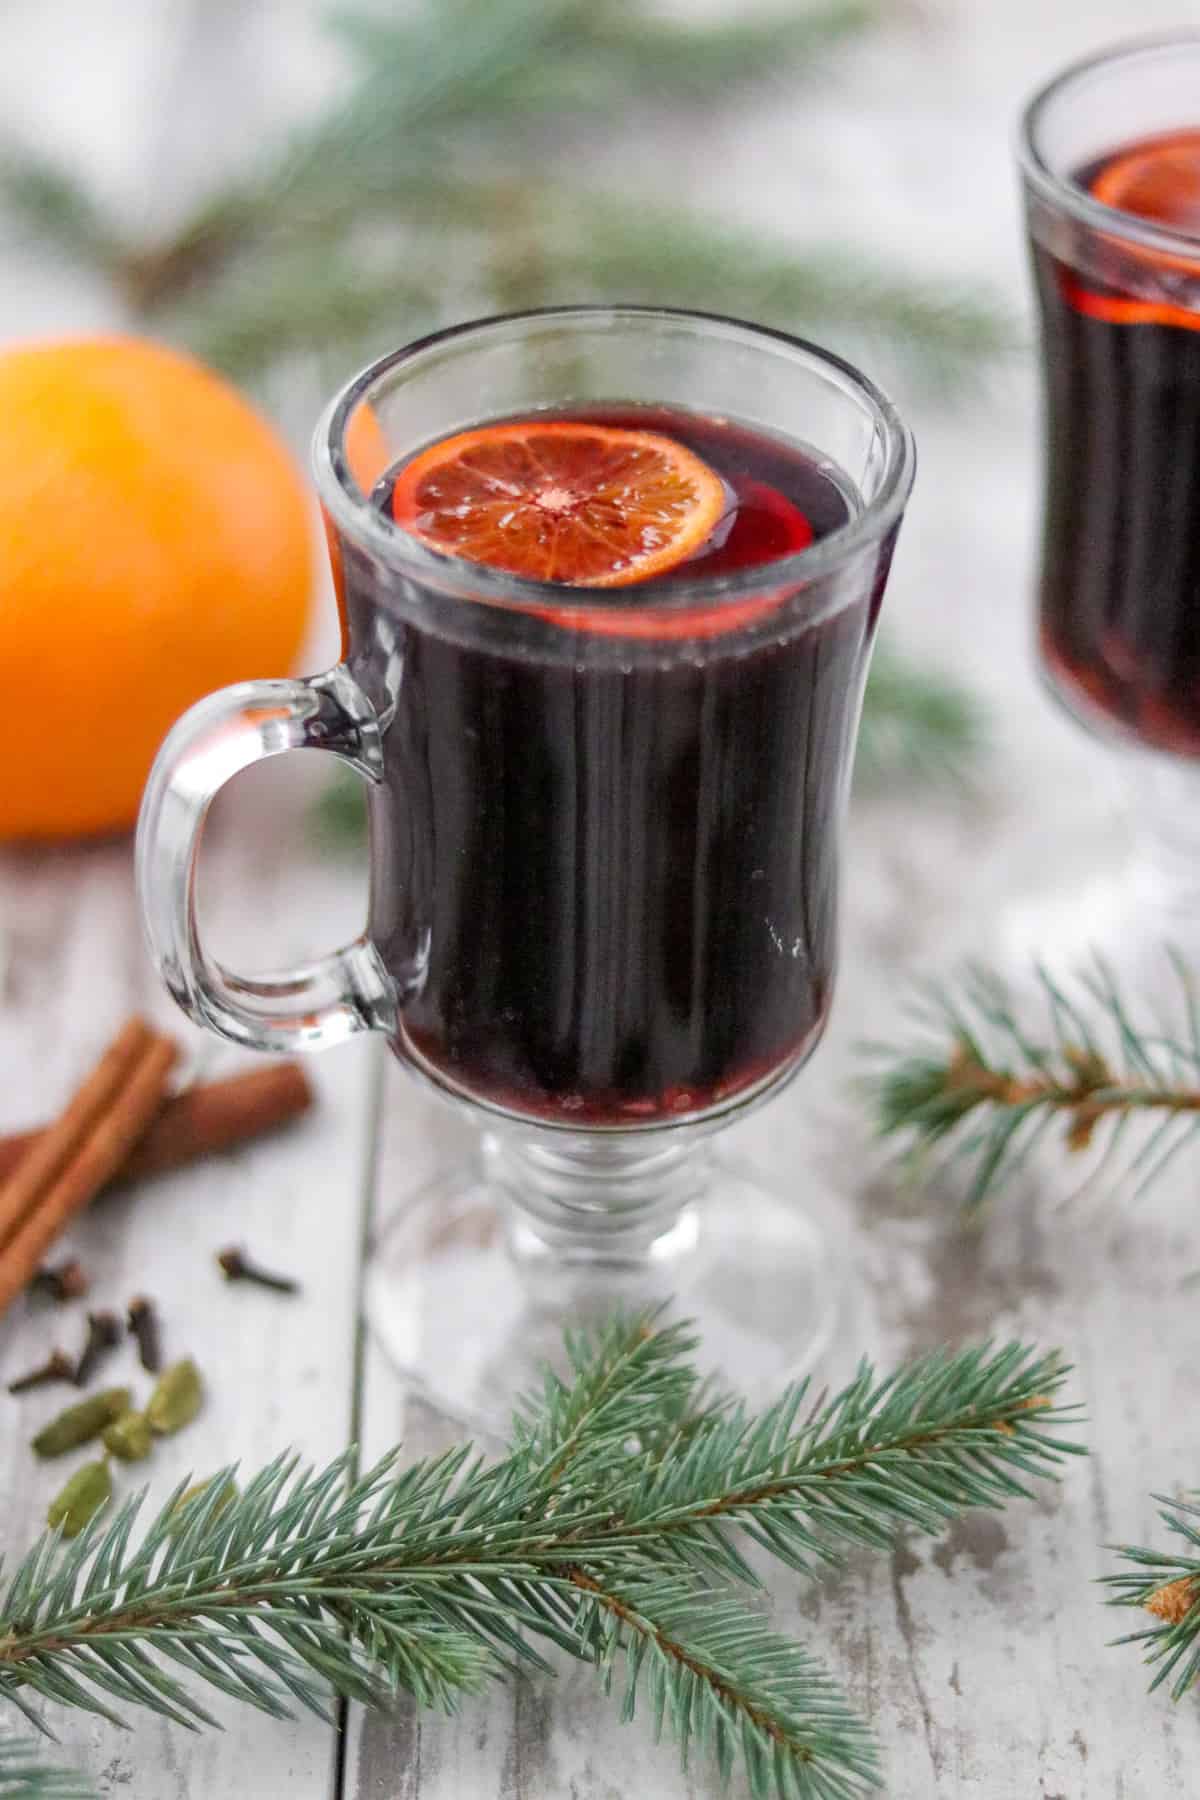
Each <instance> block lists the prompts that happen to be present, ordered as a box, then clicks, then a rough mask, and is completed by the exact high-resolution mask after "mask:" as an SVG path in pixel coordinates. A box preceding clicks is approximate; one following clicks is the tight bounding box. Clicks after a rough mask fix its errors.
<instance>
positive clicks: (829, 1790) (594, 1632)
mask: <svg viewBox="0 0 1200 1800" xmlns="http://www.w3.org/2000/svg"><path fill="white" fill-rule="evenodd" d="M578 1582H579V1586H580V1588H581V1589H582V1591H583V1592H584V1593H585V1595H587V1596H588V1597H589V1599H588V1604H587V1606H586V1607H585V1610H584V1611H583V1613H582V1615H581V1619H580V1628H581V1632H582V1634H583V1635H584V1637H585V1638H586V1639H587V1640H588V1641H589V1642H590V1643H591V1645H592V1649H593V1654H594V1657H595V1660H596V1663H597V1665H598V1667H599V1668H600V1670H601V1672H602V1675H603V1678H604V1687H605V1692H606V1693H607V1692H611V1690H612V1687H613V1684H614V1682H615V1681H616V1680H618V1679H619V1672H620V1670H621V1669H622V1667H623V1670H624V1681H623V1684H622V1686H623V1694H622V1701H621V1719H622V1722H627V1721H629V1720H631V1719H632V1718H633V1717H634V1715H635V1711H636V1707H637V1699H638V1695H639V1691H645V1690H648V1693H647V1694H646V1698H647V1699H648V1701H649V1704H650V1707H651V1708H652V1715H653V1719H654V1735H655V1738H656V1739H657V1738H660V1737H661V1736H662V1733H663V1728H664V1724H665V1722H666V1721H667V1720H670V1722H671V1726H672V1729H673V1734H674V1736H675V1737H676V1740H677V1742H678V1745H679V1750H680V1755H681V1759H682V1761H683V1766H684V1768H685V1769H686V1767H687V1764H688V1752H689V1750H690V1748H691V1745H692V1742H693V1740H695V1741H697V1742H698V1743H699V1746H700V1748H701V1750H703V1751H704V1752H705V1753H706V1754H707V1755H708V1756H709V1757H710V1758H711V1760H712V1761H713V1762H714V1763H715V1764H716V1768H717V1772H718V1774H719V1776H720V1778H721V1780H722V1781H726V1782H727V1781H728V1780H729V1779H730V1777H731V1775H732V1773H733V1768H734V1764H735V1762H736V1761H737V1760H738V1758H739V1757H740V1758H741V1759H742V1760H743V1762H744V1765H745V1770H746V1774H747V1777H748V1780H749V1786H750V1791H751V1793H752V1794H755V1795H758V1794H764V1795H766V1794H772V1793H777V1794H781V1795H795V1796H799V1797H800V1800H810V1797H811V1800H854V1797H855V1796H858V1795H862V1794H864V1793H867V1792H870V1791H872V1790H874V1789H875V1788H878V1787H879V1786H880V1785H881V1772H880V1765H879V1754H878V1751H877V1750H876V1747H875V1744H874V1741H873V1739H872V1737H871V1734H870V1732H869V1730H868V1729H867V1727H866V1726H865V1725H864V1724H863V1722H862V1721H861V1720H860V1719H859V1718H857V1717H856V1715H855V1714H854V1713H853V1712H851V1710H850V1709H849V1707H848V1706H847V1705H846V1702H845V1700H844V1698H843V1696H842V1694H841V1693H840V1692H839V1690H838V1688H837V1686H836V1685H835V1683H834V1682H833V1681H832V1680H831V1679H830V1677H829V1675H828V1674H827V1673H826V1671H825V1670H824V1669H823V1668H822V1667H821V1665H820V1664H819V1663H817V1662H815V1661H814V1659H813V1658H812V1657H811V1656H809V1654H808V1652H807V1651H806V1650H804V1649H803V1647H802V1646H801V1645H799V1644H797V1643H795V1642H793V1641H792V1640H791V1639H789V1638H786V1637H782V1636H780V1634H779V1633H778V1632H774V1631H772V1630H771V1628H770V1627H769V1625H767V1624H766V1623H765V1621H764V1620H763V1619H761V1618H759V1617H758V1616H757V1615H756V1614H754V1613H751V1612H748V1611H747V1610H746V1608H745V1607H744V1606H742V1605H740V1604H739V1603H738V1602H736V1601H734V1600H731V1599H730V1598H729V1596H728V1595H726V1594H722V1593H719V1592H715V1593H714V1592H709V1591H706V1590H704V1589H697V1588H696V1586H695V1583H694V1582H691V1581H688V1580H686V1579H681V1578H679V1577H675V1578H671V1577H665V1578H659V1579H658V1580H655V1581H645V1582H641V1583H638V1582H634V1583H632V1584H630V1585H629V1586H628V1587H626V1588H625V1589H624V1590H623V1591H622V1592H619V1593H618V1592H615V1591H613V1590H612V1588H610V1587H609V1586H608V1585H607V1584H605V1583H603V1582H600V1581H597V1580H595V1579H593V1578H592V1577H591V1576H589V1575H587V1574H586V1573H585V1572H584V1571H582V1570H581V1571H579V1573H578Z"/></svg>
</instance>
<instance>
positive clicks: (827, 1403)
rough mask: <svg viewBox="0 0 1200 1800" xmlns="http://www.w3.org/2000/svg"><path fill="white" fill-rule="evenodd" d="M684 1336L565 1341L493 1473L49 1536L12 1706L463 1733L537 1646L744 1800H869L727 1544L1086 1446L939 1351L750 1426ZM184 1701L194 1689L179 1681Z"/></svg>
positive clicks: (1018, 1485) (261, 1488)
mask: <svg viewBox="0 0 1200 1800" xmlns="http://www.w3.org/2000/svg"><path fill="white" fill-rule="evenodd" d="M694 1348H695V1344H694V1340H693V1339H692V1338H691V1336H690V1335H689V1332H688V1330H687V1328H686V1327H683V1326H679V1325H674V1326H665V1327H656V1326H655V1325H654V1323H653V1322H652V1320H650V1319H649V1318H646V1317H640V1318H634V1319H626V1320H619V1321H616V1322H614V1323H613V1324H611V1325H610V1326H608V1327H607V1328H605V1329H604V1330H601V1331H599V1332H598V1333H595V1334H590V1335H588V1334H585V1335H581V1336H578V1337H575V1338H573V1339H571V1340H569V1343H568V1353H569V1361H570V1365H571V1374H570V1378H569V1379H567V1380H561V1379H559V1378H558V1377H557V1376H554V1375H548V1376H547V1377H546V1379H545V1382H544V1384H543V1387H542V1390H541V1392H540V1395H538V1396H537V1397H535V1398H532V1399H531V1400H529V1401H528V1402H527V1403H526V1404H525V1405H524V1406H523V1407H522V1408H521V1410H520V1413H519V1416H518V1419H517V1421H516V1423H515V1426H514V1432H513V1440H512V1445H511V1448H510V1450H509V1452H508V1454H507V1455H506V1456H505V1457H503V1458H502V1459H501V1460H500V1461H499V1462H497V1463H492V1464H485V1463H483V1462H482V1461H480V1460H478V1459H476V1458H474V1457H473V1455H472V1452H471V1451H470V1449H469V1448H468V1447H462V1448H459V1449H456V1450H453V1451H451V1452H449V1453H447V1454H446V1455H443V1456H440V1457H436V1458H432V1459H427V1460H425V1461H423V1462H420V1463H418V1464H416V1465H415V1466H413V1467H412V1468H409V1469H403V1470H402V1469H400V1467H399V1465H398V1462H397V1459H396V1456H394V1455H393V1456H391V1457H388V1458H385V1459H384V1460H383V1461H382V1462H381V1463H379V1464H377V1465H376V1466H375V1468H373V1469H371V1470H369V1471H367V1472H366V1473H363V1474H356V1473H355V1472H354V1469H353V1465H352V1459H351V1458H350V1457H349V1456H344V1457H341V1458H338V1459H337V1460H336V1461H335V1462H333V1463H332V1464H330V1465H329V1467H327V1468H326V1469H324V1470H321V1471H319V1472H314V1471H308V1470H302V1469H300V1468H299V1467H298V1466H297V1464H296V1462H295V1459H293V1458H286V1457H285V1458H280V1459H277V1460H276V1461H275V1462H274V1463H272V1464H271V1465H270V1466H269V1467H268V1468H266V1469H265V1470H263V1471H262V1472H261V1473H260V1474H258V1475H257V1476H255V1477H254V1478H253V1479H252V1480H251V1481H250V1482H249V1483H248V1485H247V1486H246V1487H245V1489H244V1491H243V1492H242V1493H241V1494H240V1495H239V1496H238V1497H236V1498H235V1499H233V1500H229V1499H228V1497H227V1491H226V1490H227V1483H228V1481H229V1479H231V1475H232V1472H231V1471H222V1472H221V1473H220V1474H218V1475H217V1476H215V1477H214V1478H213V1479H212V1481H211V1482H210V1483H209V1484H208V1486H207V1487H206V1488H205V1490H204V1491H203V1492H202V1493H201V1494H199V1495H197V1496H195V1497H194V1498H192V1499H190V1500H188V1501H186V1502H184V1503H183V1504H182V1505H181V1504H180V1496H179V1494H178V1493H177V1494H176V1495H174V1496H172V1498H171V1499H170V1500H169V1501H168V1502H167V1504H166V1506H165V1507H164V1508H163V1509H162V1510H161V1511H160V1512H159V1513H158V1514H157V1515H156V1516H155V1517H154V1518H153V1519H152V1520H151V1522H150V1525H149V1527H148V1529H147V1530H145V1532H144V1533H143V1534H142V1535H141V1536H140V1539H138V1540H137V1541H136V1542H135V1526H136V1523H137V1520H138V1517H139V1513H140V1510H141V1507H142V1504H143V1502H142V1501H141V1500H138V1499H135V1500H132V1501H130V1502H128V1503H127V1504H126V1505H124V1506H123V1507H122V1508H121V1509H120V1510H119V1512H118V1513H117V1514H116V1516H115V1517H114V1518H113V1519H112V1520H111V1522H108V1523H102V1522H100V1521H97V1520H94V1521H93V1522H92V1524H91V1525H90V1526H89V1527H88V1528H87V1529H86V1530H85V1532H84V1533H83V1534H82V1535H81V1536H80V1537H79V1538H78V1539H77V1540H76V1541H75V1542H74V1543H73V1544H70V1545H62V1544H60V1543H59V1542H58V1540H57V1539H55V1538H53V1537H51V1538H47V1539H43V1540H42V1542H41V1543H39V1544H38V1545H36V1546H35V1547H34V1549H33V1550H32V1551H31V1552H30V1553H29V1555H28V1556H27V1557H26V1558H25V1559H24V1560H23V1561H22V1563H21V1564H20V1565H19V1567H18V1568H17V1570H16V1571H15V1573H14V1575H13V1576H12V1579H11V1580H10V1582H9V1584H8V1587H7V1591H6V1593H5V1594H4V1596H3V1598H2V1600H0V1699H6V1700H9V1701H11V1702H12V1703H13V1704H14V1705H16V1706H18V1707H19V1708H20V1709H21V1710H22V1711H23V1712H25V1713H26V1715H27V1716H28V1717H30V1718H31V1719H34V1720H35V1721H36V1722H38V1723H40V1713H39V1710H38V1706H37V1702H38V1701H39V1700H40V1701H47V1700H49V1701H58V1702H60V1703H63V1704H66V1705H69V1706H75V1707H82V1708H86V1709H88V1710H90V1711H93V1712H98V1713H101V1714H102V1715H103V1716H104V1717H106V1718H110V1719H111V1718H115V1717H116V1714H115V1712H114V1711H113V1706H114V1704H115V1705H117V1706H121V1707H129V1706H140V1707H143V1708H146V1709H148V1710H150V1711H152V1712H156V1713H159V1714H161V1715H163V1716H165V1717H168V1718H171V1719H173V1720H175V1721H176V1722H178V1723H181V1724H185V1725H193V1726H194V1725H199V1724H202V1723H208V1722H210V1721H209V1717H208V1714H207V1712H206V1711H205V1708H204V1706H203V1705H202V1703H201V1701H200V1700H199V1699H198V1698H197V1697H196V1694H195V1692H194V1689H195V1687H196V1685H197V1684H200V1685H208V1686H210V1687H213V1688H215V1689H217V1690H218V1691H221V1692H224V1693H226V1694H228V1695H231V1696H233V1697H234V1698H236V1699H239V1700H242V1701H244V1702H246V1703H248V1704H250V1705H253V1706H256V1707H258V1708H260V1709H261V1710H263V1711H265V1712H268V1713H272V1714H275V1715H277V1716H280V1715H285V1714H286V1713H287V1712H288V1710H289V1707H290V1706H291V1705H292V1704H293V1703H299V1704H300V1705H302V1706H305V1707H308V1708H310V1709H312V1710H315V1711H318V1712H322V1713H327V1709H328V1700H329V1696H330V1693H331V1692H332V1693H337V1694H341V1695H347V1696H349V1697H352V1698H355V1699H359V1700H363V1701H366V1702H368V1703H370V1702H375V1701H378V1700H380V1699H381V1698H385V1697H386V1696H388V1695H389V1694H392V1693H395V1692H397V1691H402V1692H406V1693H409V1694H412V1695H413V1696H414V1697H415V1698H416V1699H417V1700H418V1701H419V1702H421V1703H422V1704H427V1705H434V1706H439V1707H441V1708H443V1709H452V1708H453V1707H454V1706H455V1705H456V1704H457V1702H458V1701H459V1699H460V1698H461V1696H462V1695H464V1694H468V1693H471V1692H474V1691H475V1690H476V1689H477V1688H478V1687H479V1686H480V1685H481V1684H482V1683H483V1682H484V1681H485V1680H487V1679H488V1678H490V1677H491V1676H494V1675H497V1674H500V1673H502V1672H503V1671H504V1670H505V1669H506V1668H509V1667H511V1666H513V1664H514V1663H525V1664H527V1665H529V1664H533V1665H537V1666H541V1667H545V1666H546V1665H545V1662H544V1658H543V1656H542V1654H541V1651H540V1650H539V1648H538V1644H539V1642H540V1643H541V1644H543V1645H554V1646H557V1647H558V1648H560V1649H561V1650H564V1651H566V1652H568V1653H569V1654H571V1655H573V1656H575V1657H578V1658H582V1659H583V1660H586V1661H589V1662H593V1663H595V1664H596V1665H597V1666H598V1667H599V1669H600V1671H601V1674H602V1677H603V1679H604V1681H605V1683H606V1685H609V1684H612V1683H615V1682H617V1681H618V1680H619V1682H620V1686H621V1692H622V1716H623V1717H626V1718H628V1717H630V1716H632V1713H633V1711H634V1708H635V1705H636V1701H637V1698H638V1696H639V1693H640V1694H642V1695H643V1696H644V1698H645V1699H646V1701H647V1702H648V1703H649V1705H650V1707H651V1710H652V1713H653V1715H654V1719H655V1725H656V1729H659V1730H662V1729H669V1730H670V1732H671V1733H672V1735H673V1736H674V1737H675V1738H676V1739H677V1741H678V1742H679V1743H680V1747H681V1749H682V1750H683V1752H684V1753H685V1754H686V1751H687V1746H688V1743H689V1740H694V1741H695V1742H696V1743H697V1744H699V1745H701V1746H703V1747H704V1748H705V1749H706V1750H707V1751H708V1752H709V1753H710V1754H711V1755H712V1756H713V1757H714V1758H715V1760H716V1764H717V1767H718V1770H719V1771H721V1772H722V1773H726V1774H727V1773H728V1771H729V1769H730V1768H731V1766H732V1765H733V1763H734V1762H735V1761H736V1760H739V1759H740V1761H741V1763H742V1765H743V1767H744V1770H745V1772H746V1774H747V1777H748V1780H749V1784H750V1792H751V1793H752V1794H753V1795H754V1796H755V1800H767V1797H768V1796H779V1797H783V1800H853V1797H854V1796H856V1795H862V1794H864V1793H866V1792H867V1791H869V1790H870V1789H871V1788H873V1787H875V1786H877V1785H878V1758H877V1752H876V1750H875V1747H874V1742H873V1739H872V1737H871V1734H870V1732H869V1730H868V1728H867V1726H866V1725H865V1724H864V1723H863V1722H862V1721H860V1720H858V1719H857V1718H856V1717H855V1716H854V1714H853V1713H852V1712H851V1710H850V1709H849V1708H848V1706H847V1704H846V1702H845V1700H844V1699H843V1697H842V1696H841V1695H840V1693H839V1692H838V1690H837V1688H836V1686H835V1684H834V1683H833V1682H832V1680H831V1678H830V1676H829V1675H828V1674H827V1673H826V1672H825V1671H824V1670H823V1669H822V1668H821V1666H820V1665H819V1664H818V1662H817V1661H816V1660H815V1659H814V1658H813V1657H812V1656H811V1655H810V1654H809V1653H808V1652H807V1651H805V1650H803V1649H801V1648H800V1647H799V1646H798V1645H796V1644H794V1643H792V1642H791V1641H790V1640H788V1639H786V1638H784V1637H782V1636H780V1635H779V1634H778V1633H777V1632H775V1631H774V1630H773V1629H772V1628H771V1627H770V1626H769V1625H768V1624H767V1623H766V1622H765V1621H764V1620H763V1618H762V1617H761V1616H760V1615H759V1613H758V1612H757V1610H755V1609H754V1608H753V1607H751V1606H747V1605H746V1603H745V1602H744V1601H743V1600H741V1599H740V1598H739V1595H738V1588H739V1587H743V1586H745V1585H747V1584H749V1585H754V1584H755V1579H756V1578H755V1575H754V1572H753V1571H752V1569H751V1568H750V1566H749V1564H748V1563H747V1562H746V1560H745V1557H744V1556H743V1554H742V1552H741V1550H740V1549H739V1548H738V1544H737V1541H736V1538H735V1536H734V1535H731V1528H732V1527H740V1528H741V1529H742V1530H743V1531H744V1532H745V1533H747V1534H748V1535H749V1536H750V1537H751V1538H752V1539H754V1540H755V1541H756V1542H757V1543H758V1544H759V1545H760V1546H762V1547H763V1548H764V1549H766V1550H767V1551H769V1552H771V1553H772V1554H774V1555H776V1556H778V1557H780V1558H782V1560H784V1561H785V1562H786V1563H788V1564H789V1565H790V1566H792V1567H794V1568H797V1569H801V1570H804V1571H806V1572H813V1571H815V1570H816V1569H818V1568H820V1567H827V1566H830V1565H833V1564H836V1563H838V1562H839V1561H840V1560H841V1559H842V1557H843V1556H844V1554H845V1552H846V1550H847V1548H848V1547H850V1546H852V1545H860V1544H862V1545H868V1546H878V1545H882V1544H885V1543H887V1542H889V1541H890V1539H891V1537H892V1536H893V1535H894V1533H895V1532H896V1531H897V1530H898V1529H900V1528H903V1527H908V1528H916V1529H918V1530H922V1531H938V1530H940V1529H941V1528H942V1527H943V1526H944V1525H945V1523H946V1522H947V1521H948V1520H950V1519H952V1518H953V1517H955V1516H956V1514H957V1513H958V1512H959V1511H960V1510H961V1509H962V1508H963V1507H965V1506H974V1505H998V1504H1001V1503H1003V1502H1004V1501H1005V1500H1007V1499H1009V1498H1011V1497H1013V1496H1015V1495H1018V1494H1021V1493H1024V1492H1025V1491H1026V1490H1025V1487H1024V1485H1023V1480H1024V1478H1026V1477H1029V1476H1039V1477H1040V1476H1046V1475H1051V1474H1052V1473H1053V1472H1054V1471H1055V1469H1056V1467H1057V1465H1058V1464H1059V1463H1060V1462H1061V1461H1062V1459H1063V1458H1064V1457H1065V1456H1066V1455H1068V1454H1070V1453H1072V1452H1073V1451H1075V1450H1076V1449H1077V1446H1076V1445H1074V1444H1073V1443H1071V1442H1070V1441H1069V1440H1065V1439H1063V1438H1062V1437H1061V1436H1060V1435H1059V1433H1060V1431H1061V1429H1062V1428H1063V1427H1064V1426H1065V1425H1067V1424H1069V1423H1072V1422H1074V1419H1075V1408H1073V1407H1071V1406H1064V1405H1063V1404H1062V1403H1061V1401H1060V1399H1059V1394H1060V1391H1061V1388H1062V1385H1063V1382H1064V1379H1065V1376H1066V1374H1067V1370H1066V1368H1065V1366H1064V1365H1063V1364H1062V1363H1061V1361H1060V1360H1059V1359H1058V1358H1057V1357H1054V1356H1050V1357H1038V1356H1035V1355H1034V1354H1033V1353H1032V1352H1030V1351H1028V1350H1026V1349H1023V1348H1022V1347H1021V1346H1018V1345H1010V1346H1008V1347H1006V1348H1004V1349H1000V1350H993V1349H990V1348H984V1349H976V1350H969V1351H965V1352H962V1353H960V1354H958V1355H949V1354H945V1353H943V1354H940V1355H936V1356H933V1357H926V1358H923V1359H921V1360H920V1361H918V1362H914V1363H912V1364H910V1365H909V1366H908V1367H907V1368H905V1369H902V1370H901V1371H899V1372H898V1373H897V1374H896V1375H894V1376H892V1377H889V1378H886V1379H881V1378H880V1377H878V1376H877V1375H876V1374H875V1372H874V1371H873V1370H872V1369H871V1367H870V1366H869V1365H867V1364H865V1363H864V1364H863V1365H862V1367H861V1368H860V1370H859V1372H858V1374H857V1375H856V1376H855V1378H854V1380H853V1381H852V1382H850V1383H849V1384H848V1385H847V1386H846V1388H844V1389H843V1390H842V1391H841V1392H840V1393H839V1394H837V1395H835V1396H834V1397H833V1398H832V1399H828V1400H824V1399H816V1400H813V1399H811V1398H810V1396H809V1393H808V1390H807V1388H806V1387H805V1386H804V1385H803V1384H801V1385H800V1386H798V1387H795V1388H792V1389H790V1390H788V1392H787V1393H786V1394H785V1395H784V1396H783V1397H782V1398H781V1400H780V1401H779V1402H778V1403H777V1404H776V1405H775V1406H773V1407H771V1408H769V1409H768V1410H767V1411H766V1412H764V1413H763V1414H761V1415H752V1414H750V1413H748V1412H746V1411H745V1409H744V1408H742V1407H740V1406H738V1405H736V1404H735V1403H733V1402H732V1401H730V1400H729V1399H727V1398H725V1397H723V1396H722V1395H720V1394H718V1393H714V1392H713V1391H712V1390H710V1389H709V1388H708V1387H707V1386H706V1384H705V1383H704V1382H703V1381H702V1380H701V1378H700V1376H699V1374H698V1373H697V1370H696V1368H695V1365H694V1363H693V1361H692V1353H693V1351H694ZM185 1677H186V1678H188V1679H184V1678H185Z"/></svg>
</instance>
